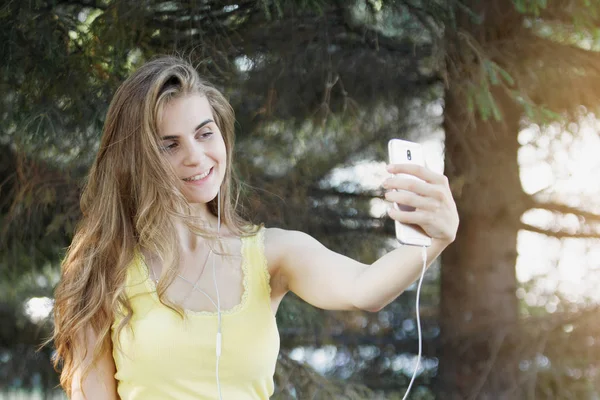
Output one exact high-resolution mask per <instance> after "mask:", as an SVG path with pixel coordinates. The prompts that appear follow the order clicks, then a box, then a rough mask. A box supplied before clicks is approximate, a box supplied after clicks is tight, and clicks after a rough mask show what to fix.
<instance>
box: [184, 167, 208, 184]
mask: <svg viewBox="0 0 600 400" xmlns="http://www.w3.org/2000/svg"><path fill="white" fill-rule="evenodd" d="M213 168H214V167H211V168H210V169H209V170H208V171H206V172H203V173H201V174H198V175H194V176H191V177H189V178H184V179H182V180H183V181H184V182H196V181H201V180H203V179H205V178H207V177H208V176H209V175H210V174H211V172H212V170H213Z"/></svg>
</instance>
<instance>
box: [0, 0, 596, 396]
mask: <svg viewBox="0 0 600 400" xmlns="http://www.w3.org/2000/svg"><path fill="white" fill-rule="evenodd" d="M599 49H600V3H598V2H597V1H588V0H560V1H559V0H555V1H552V0H551V1H547V0H512V1H511V0H486V1H478V0H448V1H443V0H348V1H343V0H338V1H333V0H330V1H326V0H296V1H293V0H256V1H249V0H243V1H218V0H188V1H159V0H145V1H140V0H136V1H134V0H113V1H111V0H29V1H16V0H3V1H2V2H1V3H0V224H1V229H0V398H1V399H55V398H56V399H59V398H65V397H64V394H63V393H62V392H61V391H60V390H59V389H57V388H56V386H57V383H58V378H57V374H56V372H55V371H54V370H53V368H52V366H51V361H50V360H51V357H52V355H53V349H52V347H50V346H49V347H46V348H43V349H39V348H38V347H39V344H40V343H41V342H42V340H43V339H44V338H47V337H48V336H49V335H50V332H51V331H52V314H51V313H52V307H53V300H52V298H53V289H54V287H55V285H56V283H57V281H58V278H59V271H60V261H61V259H62V257H63V255H64V252H65V248H66V247H67V246H68V245H69V243H70V239H71V237H72V235H73V229H74V226H75V224H76V222H77V220H78V219H79V217H80V210H79V204H78V201H79V196H80V190H81V187H82V183H83V181H84V179H85V177H86V174H87V171H88V169H89V167H90V165H91V162H92V160H93V158H94V157H95V154H96V151H97V148H98V143H99V137H100V134H101V129H102V125H103V119H104V116H105V113H106V110H107V107H108V104H109V102H110V99H111V97H112V95H113V93H114V91H115V90H116V88H117V87H118V85H119V84H120V83H121V82H122V81H123V80H124V79H125V78H126V77H127V76H128V74H130V73H131V72H132V71H133V70H134V69H135V68H136V67H137V66H139V65H140V64H142V63H143V62H144V61H146V60H148V59H151V58H152V57H153V56H155V55H158V54H176V55H180V56H183V57H185V58H187V59H189V60H190V61H192V62H193V64H194V65H195V66H196V67H197V69H198V70H199V72H200V73H201V74H202V75H203V76H204V77H206V78H207V79H208V80H210V81H211V82H213V83H214V84H215V85H217V86H218V87H219V88H220V89H221V90H222V91H223V93H224V94H225V95H226V97H227V98H229V99H230V101H231V103H232V105H233V107H234V109H235V110H236V115H237V121H238V124H237V126H236V129H237V139H236V140H237V142H236V154H235V157H236V159H235V162H236V169H237V172H238V173H239V175H240V176H241V178H242V180H243V181H244V183H245V185H244V195H245V201H244V204H245V208H244V210H243V212H244V215H246V216H247V217H248V218H251V219H252V220H253V221H254V222H265V224H266V225H267V226H278V227H284V228H288V229H298V230H302V231H305V232H307V233H309V234H311V235H313V236H315V237H316V238H318V239H319V240H320V241H321V242H322V243H324V244H325V245H326V246H328V247H329V248H331V249H333V250H336V251H338V252H341V253H343V254H345V255H347V256H350V257H353V258H355V259H357V260H360V261H362V262H366V263H371V262H373V261H374V260H375V259H377V258H378V257H379V256H381V255H382V254H384V253H385V252H387V251H389V250H391V249H393V248H394V247H395V246H396V244H395V242H394V240H393V237H394V226H393V224H392V221H391V220H390V219H389V218H387V217H386V216H385V209H386V206H387V204H386V203H385V202H384V201H383V200H382V195H383V192H382V190H381V188H380V185H381V183H382V182H383V180H384V179H385V178H386V176H387V173H386V172H385V168H384V165H385V162H386V159H387V153H386V145H387V141H388V140H389V139H390V138H394V137H396V138H405V139H408V140H413V141H417V142H420V143H422V144H423V145H424V147H425V151H426V153H427V161H428V165H429V167H430V168H431V169H434V170H436V171H438V172H443V173H445V174H446V175H447V176H448V178H449V180H450V184H451V187H452V191H453V194H454V197H455V200H456V202H457V205H458V209H459V213H460V218H461V225H460V228H459V231H458V237H457V239H456V241H455V242H454V243H453V244H452V245H451V246H450V247H448V248H447V249H446V250H445V252H444V253H443V255H442V257H441V259H440V260H438V262H436V264H434V266H433V267H432V268H431V269H430V270H429V271H428V272H427V274H426V277H425V282H424V285H423V289H422V299H421V307H420V311H421V316H422V326H423V334H424V344H423V355H424V357H423V359H422V362H421V364H420V366H419V370H418V375H417V380H416V384H415V386H414V387H413V391H412V393H411V395H410V398H411V399H600V376H599V374H600V371H599V367H600V358H599V356H600V347H599V346H600V331H599V328H600V310H599V309H598V304H599V301H600V290H599V289H598V288H599V285H598V284H599V283H600V246H599V244H600V241H599V238H600V229H599V228H600V226H599V222H600V200H599V199H600V178H599V177H600V157H598V154H600V138H599V135H598V130H599V128H600V124H599V121H598V120H597V118H596V114H597V113H598V108H599V106H600V54H599V53H598V50H599ZM415 292H416V287H415V286H414V285H413V287H411V288H409V290H407V291H406V292H405V293H404V294H402V295H401V296H400V297H399V298H398V299H397V300H396V301H394V302H393V303H392V304H390V305H389V306H387V307H386V308H384V309H383V310H382V311H380V312H378V313H366V312H329V311H324V310H320V309H316V308H313V307H311V306H309V305H307V304H306V303H304V302H303V301H301V300H299V299H298V298H297V297H295V296H294V295H293V294H291V293H290V294H288V295H287V296H286V298H285V299H284V302H283V303H282V305H281V307H280V309H279V311H278V314H277V321H278V324H279V329H280V334H281V354H280V357H279V362H278V365H277V371H276V376H275V382H276V393H275V395H274V397H273V398H274V399H401V398H402V396H403V395H404V392H405V390H406V387H407V385H408V382H409V379H410V377H411V375H412V371H413V369H414V368H415V366H416V354H417V326H416V319H415Z"/></svg>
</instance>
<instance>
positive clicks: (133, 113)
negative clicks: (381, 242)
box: [51, 57, 257, 397]
mask: <svg viewBox="0 0 600 400" xmlns="http://www.w3.org/2000/svg"><path fill="white" fill-rule="evenodd" d="M193 93H197V94H200V95H203V96H205V97H206V98H207V100H208V102H209V104H210V106H211V108H212V112H213V115H214V118H215V122H216V124H217V126H218V127H219V129H220V130H221V133H222V135H223V140H224V142H225V147H226V154H227V166H226V172H225V178H224V180H223V183H222V185H221V187H220V193H221V205H220V206H221V220H222V223H223V224H224V225H225V226H227V227H228V228H229V230H230V231H231V232H232V233H233V234H236V235H239V236H247V235H252V234H254V233H256V229H257V227H256V226H253V225H251V224H250V223H249V222H248V221H246V220H244V219H243V218H242V217H241V216H239V215H238V213H237V211H236V209H237V205H238V200H239V182H238V180H237V179H236V178H235V176H234V175H233V173H232V168H231V166H232V156H233V145H234V122H235V117H234V113H233V109H232V108H231V105H230V104H229V103H228V101H227V100H226V99H225V97H224V96H223V95H222V94H221V93H220V92H219V91H218V90H217V89H215V88H214V87H213V86H211V85H209V84H208V83H206V82H205V81H203V80H202V79H201V78H200V77H199V76H198V73H197V72H196V70H195V69H194V68H193V67H192V66H191V65H190V64H189V63H188V62H186V61H184V60H182V59H179V58H176V57H161V58H158V59H155V60H152V61H150V62H148V63H146V64H144V65H143V66H141V67H140V68H139V69H138V70H137V71H135V72H134V73H133V74H132V75H131V76H130V77H129V78H128V79H127V80H126V81H125V82H124V83H123V84H122V85H121V86H120V87H119V88H118V90H117V92H116V93H115V96H114V98H113V99H112V102H111V104H110V106H109V109H108V113H107V115H106V120H105V124H104V129H103V133H102V139H101V142H100V148H99V150H98V154H97V156H96V159H95V161H94V163H93V165H92V167H91V170H90V173H89V176H88V180H87V182H86V185H85V188H84V191H83V193H82V197H81V211H82V213H83V217H82V219H81V221H80V222H79V224H78V226H77V229H76V232H75V235H74V237H73V241H72V243H71V245H70V246H69V247H68V249H67V254H66V257H65V259H64V260H63V262H62V266H61V270H62V277H61V280H60V283H59V284H58V286H57V288H56V291H55V308H54V324H55V327H54V334H53V337H52V338H51V340H52V339H53V340H54V344H55V347H56V355H57V357H56V358H55V359H54V366H55V368H56V369H57V370H58V369H59V366H60V367H61V368H60V369H61V371H60V372H61V375H60V384H61V386H62V387H63V389H64V390H65V391H66V392H67V395H68V396H69V397H70V396H71V384H72V380H73V375H74V372H75V369H76V368H77V367H78V366H79V365H78V362H80V361H81V360H82V359H81V358H79V357H77V358H76V357H75V354H74V352H75V346H74V344H75V343H78V342H77V340H76V339H77V338H78V337H80V336H83V335H85V332H86V330H87V329H89V328H92V329H93V331H94V333H95V334H96V335H97V341H96V343H95V346H94V352H93V360H97V359H98V357H99V356H100V354H101V353H102V352H105V351H108V350H109V348H110V346H111V342H110V333H111V332H110V330H111V324H112V323H113V321H114V318H115V316H116V313H122V315H121V316H122V317H123V319H122V322H121V323H120V324H119V326H118V330H119V331H120V330H121V329H123V328H124V326H125V325H126V324H127V323H128V322H129V320H130V319H131V316H132V313H133V311H132V308H131V306H130V303H129V300H128V299H127V297H126V295H125V291H124V289H125V288H124V286H125V276H126V269H127V267H128V265H130V263H131V262H132V260H133V257H134V250H135V249H136V247H139V248H144V249H149V250H150V251H151V252H152V254H154V255H157V256H158V257H159V258H160V259H161V260H163V262H164V264H163V265H165V266H166V273H165V279H164V281H161V284H160V285H159V288H158V294H159V297H160V299H161V302H163V304H165V305H167V306H169V307H171V308H172V309H174V310H175V311H177V312H179V314H180V315H181V316H182V317H183V310H182V309H181V308H180V307H178V306H177V305H176V304H172V303H170V302H169V300H168V299H167V298H166V296H165V295H164V293H165V290H166V288H167V286H168V285H169V284H170V283H171V282H172V280H173V279H174V278H175V276H176V274H177V268H176V267H177V265H178V260H179V254H178V250H177V249H178V243H177V237H178V236H177V234H176V231H175V221H179V222H181V223H184V224H185V225H186V226H187V227H188V228H189V229H190V231H192V232H194V233H196V234H197V235H201V236H203V237H205V238H213V237H214V236H215V234H214V233H212V232H210V231H209V230H208V229H207V224H206V221H202V220H200V219H199V218H194V217H192V216H191V215H190V214H191V213H190V210H191V207H190V204H189V203H188V202H187V200H186V199H185V197H184V196H183V194H182V192H181V191H180V189H179V188H180V186H179V184H180V183H179V178H178V177H177V175H176V174H175V172H174V170H173V168H172V167H171V166H170V164H169V163H168V162H167V161H166V160H165V159H164V156H162V155H161V151H160V139H159V135H158V129H157V122H158V117H159V115H160V111H161V109H162V108H163V107H164V106H165V104H167V103H168V102H169V101H171V100H172V99H174V98H176V97H178V96H184V95H188V94H193ZM217 199H218V197H216V198H215V199H213V200H211V201H210V202H209V203H208V209H209V210H210V212H211V213H212V214H213V215H217V206H218V205H217ZM78 345H81V343H78ZM78 350H79V349H78ZM88 372H89V367H88V368H85V370H84V372H83V374H82V377H81V381H80V382H82V381H83V379H84V377H85V376H86V375H87V373H88Z"/></svg>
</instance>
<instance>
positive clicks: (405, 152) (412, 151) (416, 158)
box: [388, 139, 431, 246]
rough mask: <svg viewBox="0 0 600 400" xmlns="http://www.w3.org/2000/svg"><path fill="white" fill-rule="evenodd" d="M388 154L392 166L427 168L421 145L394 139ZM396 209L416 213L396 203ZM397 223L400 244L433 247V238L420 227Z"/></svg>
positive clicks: (397, 236) (389, 144)
mask: <svg viewBox="0 0 600 400" xmlns="http://www.w3.org/2000/svg"><path fill="white" fill-rule="evenodd" d="M388 154H389V162H390V164H418V165H422V166H425V157H424V154H423V148H422V147H421V145H420V144H419V143H415V142H410V141H408V140H401V139H392V140H390V141H389V142H388ZM398 176H406V177H408V178H411V179H419V178H417V177H415V176H413V175H408V174H398ZM394 207H395V208H396V209H399V210H401V211H415V208H414V207H409V206H403V205H398V203H394ZM395 223H396V238H397V239H398V241H399V242H400V243H402V244H406V245H411V246H431V237H429V236H427V234H426V233H425V231H424V230H423V229H422V228H421V227H420V226H418V225H413V224H405V223H402V222H398V221H395Z"/></svg>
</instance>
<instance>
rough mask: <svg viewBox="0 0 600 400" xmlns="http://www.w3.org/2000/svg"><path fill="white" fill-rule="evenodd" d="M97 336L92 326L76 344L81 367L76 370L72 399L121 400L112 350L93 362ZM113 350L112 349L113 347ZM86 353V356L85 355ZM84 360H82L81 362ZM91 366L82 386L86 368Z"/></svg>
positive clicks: (72, 386) (76, 354)
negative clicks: (81, 379) (115, 376)
mask: <svg viewBox="0 0 600 400" xmlns="http://www.w3.org/2000/svg"><path fill="white" fill-rule="evenodd" d="M96 339H97V336H96V334H95V333H94V332H93V330H92V329H91V328H88V329H87V330H86V332H85V335H81V336H80V337H79V338H78V340H77V344H76V345H75V358H76V360H77V361H76V362H77V363H79V367H77V369H76V370H75V373H74V375H73V381H72V385H71V399H72V400H92V399H94V400H95V399H98V400H119V395H118V394H117V382H116V380H115V378H114V375H115V371H116V368H115V362H114V360H113V357H112V352H111V351H104V352H103V353H102V354H101V355H100V357H99V358H98V359H97V360H96V361H95V362H94V363H93V364H92V358H93V356H92V355H93V351H94V344H95V342H96ZM111 350H112V349H111ZM84 354H85V356H84ZM81 361H82V362H81ZM88 365H89V366H90V369H89V370H88V373H87V374H86V376H85V377H84V379H83V382H82V383H81V386H80V383H79V381H80V378H81V377H82V376H83V373H84V369H85V368H86V367H87V366H88Z"/></svg>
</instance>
